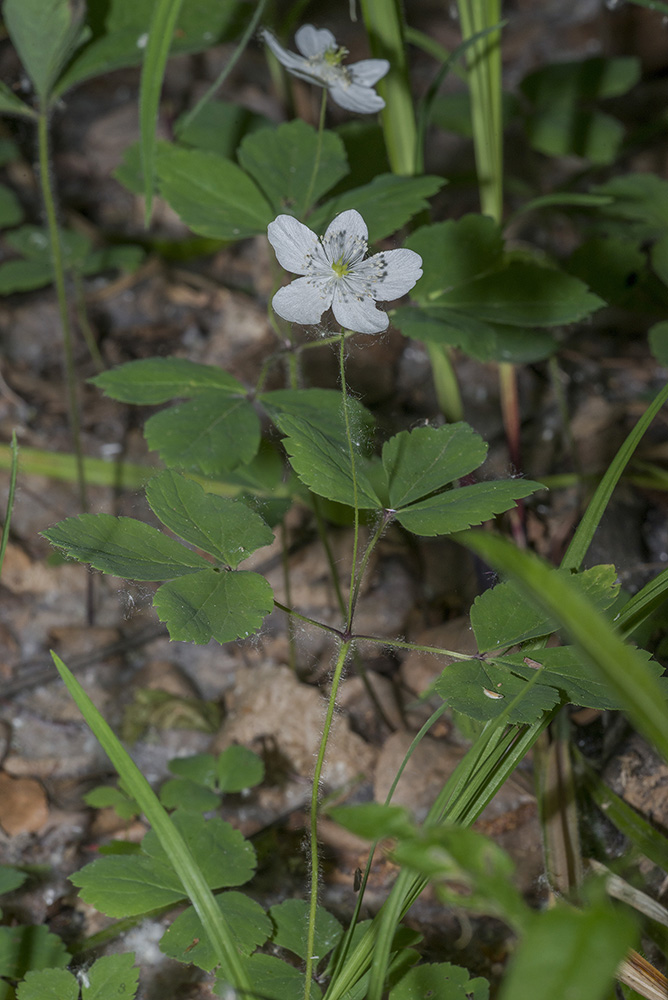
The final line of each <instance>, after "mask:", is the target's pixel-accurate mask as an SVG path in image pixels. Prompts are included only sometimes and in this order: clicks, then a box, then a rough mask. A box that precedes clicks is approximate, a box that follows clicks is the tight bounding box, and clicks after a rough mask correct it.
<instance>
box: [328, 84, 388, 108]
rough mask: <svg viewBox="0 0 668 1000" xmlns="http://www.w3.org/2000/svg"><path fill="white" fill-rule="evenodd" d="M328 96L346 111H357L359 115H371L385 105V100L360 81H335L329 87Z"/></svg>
mask: <svg viewBox="0 0 668 1000" xmlns="http://www.w3.org/2000/svg"><path fill="white" fill-rule="evenodd" d="M328 90H329V96H330V97H331V98H332V100H333V101H334V102H335V103H336V104H338V105H339V107H340V108H345V109H346V111H357V112H358V113H359V114H361V115H371V114H373V113H374V112H375V111H381V110H382V109H383V108H384V107H385V101H384V100H383V98H382V97H381V96H380V94H377V93H376V91H375V90H372V89H371V87H364V86H362V84H361V83H348V82H347V81H344V82H338V81H337V82H335V83H332V84H331V85H330V86H329V87H328Z"/></svg>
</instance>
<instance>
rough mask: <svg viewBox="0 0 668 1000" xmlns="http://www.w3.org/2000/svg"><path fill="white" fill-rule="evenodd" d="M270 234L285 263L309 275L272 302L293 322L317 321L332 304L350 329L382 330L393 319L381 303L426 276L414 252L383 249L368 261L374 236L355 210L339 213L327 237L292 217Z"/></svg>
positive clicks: (285, 217)
mask: <svg viewBox="0 0 668 1000" xmlns="http://www.w3.org/2000/svg"><path fill="white" fill-rule="evenodd" d="M267 235H268V237H269V242H270V243H271V245H272V247H273V248H274V251H275V253H276V257H277V258H278V262H279V264H280V265H281V266H282V267H284V268H285V269H286V271H291V272H292V273H293V274H301V275H303V277H301V278H297V279H296V280H295V281H293V282H292V283H291V284H289V285H286V286H285V287H284V288H279V290H278V291H277V292H276V294H275V295H274V298H273V300H272V305H273V307H274V309H275V311H276V312H277V313H278V315H279V316H282V317H283V319H287V320H289V321H290V322H291V323H300V324H302V325H303V326H309V325H311V324H313V323H317V322H318V321H319V320H320V317H321V316H322V314H323V313H324V312H325V310H326V309H329V308H330V306H331V308H332V311H333V313H334V316H335V318H336V321H337V322H338V323H340V324H341V326H342V327H345V328H346V329H347V330H354V331H355V332H356V333H380V332H381V331H382V330H386V329H387V326H388V324H389V320H388V318H387V313H384V312H381V310H380V309H377V308H376V302H378V301H380V302H389V301H392V300H393V299H398V298H400V297H401V296H402V295H405V294H406V292H408V291H409V290H410V289H411V288H412V287H413V285H414V284H415V282H416V281H417V280H418V278H420V277H421V275H422V258H421V257H420V255H419V254H417V253H415V252H414V251H413V250H383V251H382V252H381V253H377V254H374V255H373V257H369V258H368V259H367V260H365V259H364V256H365V254H366V252H367V240H368V235H369V234H368V230H367V227H366V223H365V221H364V219H363V218H362V216H361V215H360V214H359V212H356V211H355V210H354V209H351V210H349V211H347V212H341V214H340V215H337V216H336V218H335V219H334V220H333V222H331V223H330V225H329V226H328V228H327V232H326V233H325V235H324V236H323V237H321V238H319V237H317V236H316V234H315V233H313V232H311V230H310V229H309V228H308V227H307V226H305V225H303V224H302V223H301V222H298V221H297V219H294V218H293V217H292V216H291V215H279V216H278V217H277V218H276V219H274V221H273V222H270V223H269V226H268V228H267Z"/></svg>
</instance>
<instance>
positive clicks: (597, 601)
mask: <svg viewBox="0 0 668 1000" xmlns="http://www.w3.org/2000/svg"><path fill="white" fill-rule="evenodd" d="M553 572H554V573H559V574H561V576H562V577H563V578H564V579H566V578H567V579H568V580H569V582H570V584H571V586H573V587H575V588H577V589H578V590H579V592H580V593H581V594H582V595H583V596H584V597H586V598H587V599H588V600H590V601H592V603H593V604H594V605H595V607H597V608H599V609H600V610H605V608H609V607H610V605H611V604H613V603H614V601H615V600H616V599H617V596H618V594H619V582H618V579H617V570H616V568H615V567H614V566H612V565H602V566H592V567H591V569H588V570H585V571H584V573H577V574H573V573H571V572H570V571H569V570H560V569H555V570H553ZM471 627H472V628H473V632H474V634H475V637H476V641H477V643H478V649H479V650H480V652H481V653H485V652H488V651H490V650H495V649H496V650H498V649H505V648H506V647H507V646H514V645H516V644H517V643H520V642H525V641H526V640H527V639H535V638H536V637H538V636H545V635H548V634H549V633H551V632H555V631H556V629H557V627H558V626H557V622H556V621H555V619H554V618H552V617H551V616H550V615H548V614H546V613H545V611H544V610H543V609H542V608H539V607H537V606H536V605H535V604H533V603H531V602H530V601H527V600H526V597H525V596H524V595H523V593H522V592H521V591H520V590H519V588H518V587H517V585H516V584H514V583H499V584H497V586H496V587H494V588H493V589H492V590H486V591H485V592H484V593H482V594H480V595H479V596H478V597H476V599H475V601H474V602H473V607H472V608H471Z"/></svg>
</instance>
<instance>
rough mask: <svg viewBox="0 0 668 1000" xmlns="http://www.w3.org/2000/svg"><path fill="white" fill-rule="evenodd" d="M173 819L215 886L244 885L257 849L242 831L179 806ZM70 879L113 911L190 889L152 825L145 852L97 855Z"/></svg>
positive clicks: (169, 899)
mask: <svg viewBox="0 0 668 1000" xmlns="http://www.w3.org/2000/svg"><path fill="white" fill-rule="evenodd" d="M172 822H173V823H174V825H175V827H176V829H177V830H178V831H179V833H180V834H181V835H182V836H183V839H184V841H185V843H186V845H187V847H188V848H189V850H190V852H191V853H192V855H193V856H195V857H196V858H197V859H198V862H199V865H200V868H201V872H202V876H203V877H204V879H205V881H206V884H207V885H208V886H209V888H211V889H220V888H222V887H223V886H231V885H243V884H244V883H245V882H247V881H248V880H249V879H250V878H251V876H252V874H253V872H254V870H255V852H254V850H253V848H252V846H251V845H250V844H249V843H248V841H246V840H244V838H243V836H242V834H241V833H240V832H239V831H238V830H235V829H234V828H233V827H231V826H230V824H229V823H224V822H223V821H222V820H221V819H217V818H214V819H208V820H205V819H204V818H203V817H202V816H197V815H192V814H189V813H183V812H176V813H174V814H173V816H172ZM70 881H71V882H73V883H74V885H76V886H77V887H78V888H79V889H80V890H81V891H80V896H81V898H82V899H83V900H84V902H88V903H90V904H91V905H92V906H95V907H96V909H98V910H100V911H101V912H102V913H106V914H107V916H110V917H129V916H135V915H137V914H139V913H147V912H148V911H149V910H154V909H157V908H158V907H160V906H167V905H168V904H170V903H176V902H178V901H179V900H181V899H183V898H184V896H185V895H186V891H185V889H184V887H183V885H182V883H181V881H180V879H179V878H178V876H177V875H176V872H175V871H174V869H173V867H172V865H171V864H170V862H169V860H168V857H167V854H166V853H165V851H164V849H163V848H162V847H161V846H160V842H159V840H158V837H157V834H156V833H155V832H154V831H153V830H149V832H148V833H147V834H146V836H145V837H144V840H143V841H142V852H141V854H132V855H110V856H108V857H102V858H98V859H97V860H96V861H93V862H92V863H91V864H89V865H86V866H85V867H84V868H82V869H81V870H80V871H78V872H75V873H74V874H73V875H72V876H71V877H70Z"/></svg>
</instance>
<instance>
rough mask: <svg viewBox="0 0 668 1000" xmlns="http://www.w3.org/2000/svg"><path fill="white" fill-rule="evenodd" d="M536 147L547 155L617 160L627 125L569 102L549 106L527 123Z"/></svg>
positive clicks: (606, 162)
mask: <svg viewBox="0 0 668 1000" xmlns="http://www.w3.org/2000/svg"><path fill="white" fill-rule="evenodd" d="M525 126H526V130H527V136H528V139H529V142H530V143H531V145H532V147H533V148H534V149H535V150H537V152H539V153H544V154H545V155H546V156H582V157H583V158H584V159H586V160H589V161H590V162H591V163H595V164H597V165H604V164H608V163H614V161H615V159H616V158H617V155H618V153H619V149H620V147H621V144H622V141H623V139H624V126H623V125H622V123H621V122H619V121H617V119H616V118H613V117H612V116H611V115H606V114H603V112H602V111H593V110H581V109H579V108H577V107H574V106H573V105H569V104H557V105H555V106H554V107H549V106H545V107H542V108H539V109H538V110H537V111H535V112H534V113H533V114H531V115H529V117H528V118H527V120H526V122H525Z"/></svg>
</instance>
